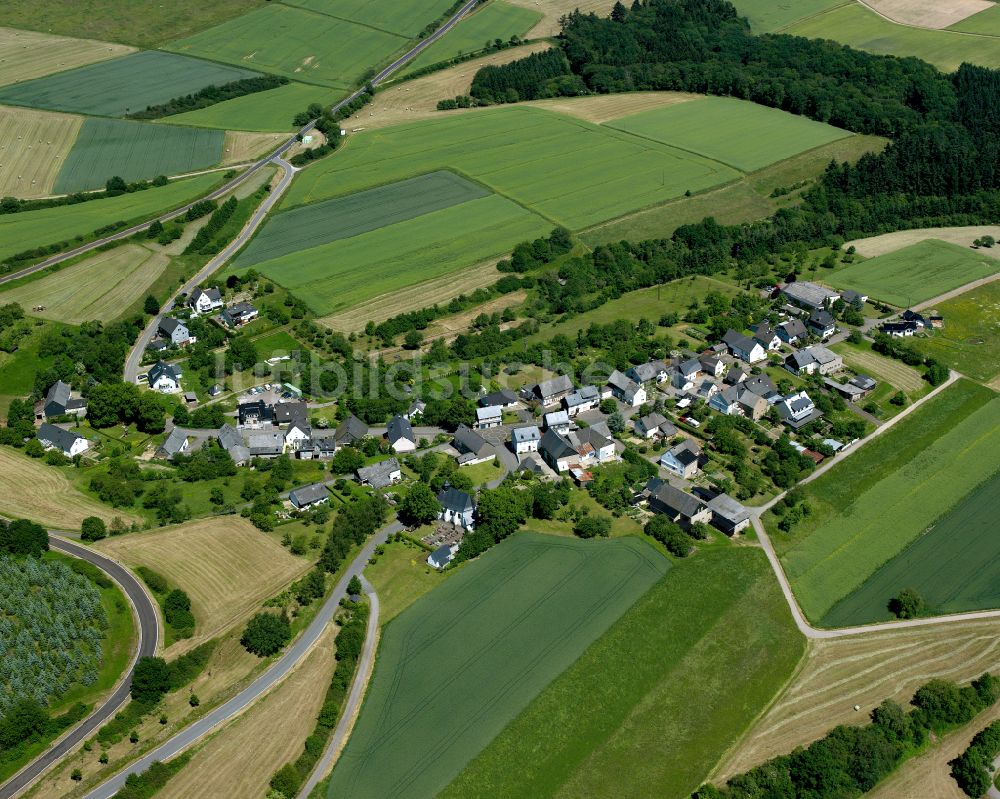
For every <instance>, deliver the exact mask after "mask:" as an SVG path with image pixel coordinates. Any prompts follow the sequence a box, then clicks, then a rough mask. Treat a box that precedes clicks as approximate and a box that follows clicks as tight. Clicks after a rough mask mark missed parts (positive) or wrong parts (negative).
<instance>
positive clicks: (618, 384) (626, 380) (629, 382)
mask: <svg viewBox="0 0 1000 799" xmlns="http://www.w3.org/2000/svg"><path fill="white" fill-rule="evenodd" d="M608 385H609V386H611V387H612V388H617V389H618V390H619V391H621V392H622V393H625V394H634V393H635V392H636V391H638V390H639V388H640V386H639V384H638V383H636V382H635V381H634V380H633V379H632V378H631V377H627V376H626V375H624V374H622V373H621V372H619V371H618V370H617V369H615V370H614V371H613V372H612V373H611V374H610V375H608Z"/></svg>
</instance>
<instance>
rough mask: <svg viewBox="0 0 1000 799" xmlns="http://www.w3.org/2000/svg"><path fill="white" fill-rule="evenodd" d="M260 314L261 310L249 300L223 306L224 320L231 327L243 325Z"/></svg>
mask: <svg viewBox="0 0 1000 799" xmlns="http://www.w3.org/2000/svg"><path fill="white" fill-rule="evenodd" d="M259 314H260V312H259V311H258V310H257V309H256V308H255V307H254V306H252V305H251V304H250V303H249V302H237V303H235V304H233V305H230V306H227V307H226V308H223V310H222V321H224V322H225V323H226V324H227V325H229V326H230V327H243V325H246V324H249V323H250V322H252V321H253V320H254V319H256V318H257V316H258V315H259ZM264 354H265V355H267V353H264Z"/></svg>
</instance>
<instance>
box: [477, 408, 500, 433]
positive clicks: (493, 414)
mask: <svg viewBox="0 0 1000 799" xmlns="http://www.w3.org/2000/svg"><path fill="white" fill-rule="evenodd" d="M502 424H503V408H502V407H500V406H499V405H487V406H486V407H485V408H476V429H477V430H488V429H490V428H491V427H499V426H500V425H502Z"/></svg>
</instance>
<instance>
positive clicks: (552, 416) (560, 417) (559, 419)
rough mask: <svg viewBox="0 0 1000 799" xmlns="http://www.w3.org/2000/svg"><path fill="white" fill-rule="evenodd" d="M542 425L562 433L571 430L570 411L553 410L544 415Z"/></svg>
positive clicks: (564, 433)
mask: <svg viewBox="0 0 1000 799" xmlns="http://www.w3.org/2000/svg"><path fill="white" fill-rule="evenodd" d="M542 426H543V427H544V428H545V429H546V430H555V431H556V432H557V433H559V434H560V435H566V433H568V432H569V413H567V412H566V411H552V412H551V413H547V414H545V415H544V416H543V417H542Z"/></svg>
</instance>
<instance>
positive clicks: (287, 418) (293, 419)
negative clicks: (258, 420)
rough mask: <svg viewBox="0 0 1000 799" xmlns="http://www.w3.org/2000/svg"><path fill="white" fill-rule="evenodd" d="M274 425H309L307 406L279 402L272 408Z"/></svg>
mask: <svg viewBox="0 0 1000 799" xmlns="http://www.w3.org/2000/svg"><path fill="white" fill-rule="evenodd" d="M274 423H275V424H277V425H283V424H288V425H291V424H297V425H299V426H304V425H307V424H309V406H308V405H307V404H306V403H305V402H302V401H301V400H300V401H299V402H279V403H278V404H277V405H275V406H274Z"/></svg>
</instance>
